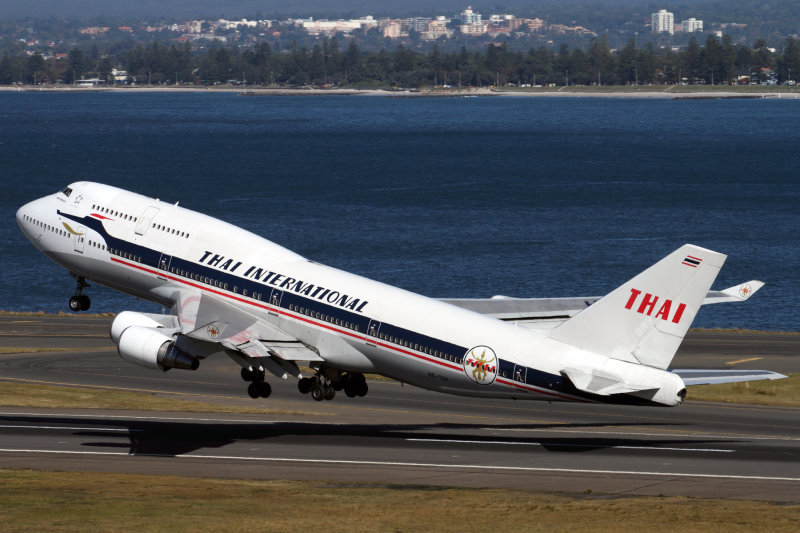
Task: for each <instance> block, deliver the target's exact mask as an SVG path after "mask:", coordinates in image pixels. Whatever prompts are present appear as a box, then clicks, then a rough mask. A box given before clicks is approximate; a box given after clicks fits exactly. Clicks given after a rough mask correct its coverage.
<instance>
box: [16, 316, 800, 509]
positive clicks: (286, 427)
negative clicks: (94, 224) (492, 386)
mask: <svg viewBox="0 0 800 533" xmlns="http://www.w3.org/2000/svg"><path fill="white" fill-rule="evenodd" d="M109 322H110V319H107V318H82V317H72V316H70V317H61V318H60V317H53V316H45V317H12V316H0V350H2V351H3V352H9V351H10V352H12V353H5V354H0V380H6V381H9V380H10V381H18V382H27V383H47V384H57V385H75V386H83V387H98V388H101V389H104V388H109V389H124V390H132V391H145V392H149V393H152V394H155V395H156V396H157V397H158V398H163V400H164V404H165V408H166V409H168V411H166V412H153V411H148V412H139V411H132V410H126V411H110V410H106V409H103V408H102V406H100V408H97V409H80V410H67V409H37V408H12V407H0V467H13V468H39V469H52V470H67V471H101V472H134V473H150V474H175V475H183V476H203V477H224V478H241V479H310V480H324V481H340V482H347V483H382V484H419V485H451V486H470V487H505V488H525V489H534V490H545V491H563V492H585V491H588V490H591V491H593V492H595V493H596V492H602V493H612V494H639V495H660V494H663V495H685V496H695V497H715V498H716V497H723V498H741V499H756V500H769V501H778V502H800V416H798V415H800V409H794V408H776V407H757V406H748V405H727V404H714V403H703V402H692V401H687V402H686V403H685V404H683V405H681V406H679V407H676V408H648V407H627V406H607V405H586V404H566V403H552V404H550V403H544V402H522V401H520V402H514V401H504V400H483V399H475V398H460V397H455V396H447V395H442V394H437V393H433V392H428V391H424V390H421V389H418V388H415V387H410V386H402V385H401V384H398V383H396V382H390V381H378V380H370V382H369V386H370V392H369V394H368V395H367V396H366V397H365V398H355V399H351V398H347V397H346V396H345V395H344V394H341V393H340V394H338V395H337V397H336V398H335V399H334V400H333V401H330V402H314V401H313V400H312V399H311V398H310V397H309V396H304V395H301V394H300V393H299V392H298V391H297V388H296V381H295V380H293V379H290V380H287V381H281V380H279V379H277V378H273V379H271V380H270V382H271V384H272V386H273V394H272V396H271V397H270V398H268V399H259V400H252V399H250V398H249V397H247V395H246V393H245V388H246V384H245V382H243V381H242V380H241V378H240V377H239V375H238V374H239V372H238V367H237V366H236V365H235V364H234V363H233V362H232V361H229V360H226V359H219V360H207V361H204V362H203V363H202V364H201V367H200V369H199V370H197V371H196V372H190V371H180V370H172V371H170V372H167V373H163V372H160V371H153V370H148V369H144V368H140V367H137V366H135V365H132V364H129V363H126V362H125V361H123V360H121V359H120V358H119V356H118V355H117V354H116V349H115V347H114V346H113V344H112V343H111V341H110V340H109V339H108V336H107V331H108V324H109ZM15 348H20V350H22V349H24V348H36V349H38V350H39V351H36V352H34V353H24V352H22V351H19V352H16V351H15ZM798 354H800V335H780V334H732V333H710V332H709V333H695V332H692V333H690V335H689V337H687V339H686V341H685V342H684V345H683V346H682V348H681V350H680V351H679V353H678V355H677V356H676V359H675V361H674V364H673V366H674V367H682V368H686V367H692V368H763V369H767V370H774V371H778V372H784V373H795V372H798V371H800V357H798ZM177 398H181V399H193V400H202V401H206V402H211V403H219V404H228V405H239V406H248V407H249V406H258V407H263V408H267V409H274V411H273V412H271V413H269V414H260V415H227V414H224V415H223V414H196V413H186V412H180V408H179V406H178V403H176V402H175V401H174V400H175V399H177ZM690 400H691V390H690Z"/></svg>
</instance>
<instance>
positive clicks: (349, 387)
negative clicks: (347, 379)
mask: <svg viewBox="0 0 800 533" xmlns="http://www.w3.org/2000/svg"><path fill="white" fill-rule="evenodd" d="M344 393H345V394H346V395H347V397H348V398H355V397H356V396H358V392H357V391H356V389H355V387H353V384H352V383H346V384H345V386H344Z"/></svg>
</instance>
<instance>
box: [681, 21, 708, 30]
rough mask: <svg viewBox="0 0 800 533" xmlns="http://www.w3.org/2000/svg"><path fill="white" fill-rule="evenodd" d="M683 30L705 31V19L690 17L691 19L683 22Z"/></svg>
mask: <svg viewBox="0 0 800 533" xmlns="http://www.w3.org/2000/svg"><path fill="white" fill-rule="evenodd" d="M681 31H685V32H686V33H694V32H696V31H703V21H702V20H697V19H695V18H690V19H689V20H684V21H683V22H681Z"/></svg>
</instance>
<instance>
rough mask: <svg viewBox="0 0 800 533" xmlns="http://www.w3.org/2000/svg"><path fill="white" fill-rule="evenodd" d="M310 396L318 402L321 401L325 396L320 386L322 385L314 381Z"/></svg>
mask: <svg viewBox="0 0 800 533" xmlns="http://www.w3.org/2000/svg"><path fill="white" fill-rule="evenodd" d="M311 397H312V398H314V400H316V401H318V402H321V401H322V400H323V399H324V398H325V391H324V389H323V388H322V385H320V384H319V383H316V384H315V385H314V386H313V387H311Z"/></svg>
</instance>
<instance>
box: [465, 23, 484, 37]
mask: <svg viewBox="0 0 800 533" xmlns="http://www.w3.org/2000/svg"><path fill="white" fill-rule="evenodd" d="M488 28H489V26H488V25H487V24H483V23H478V24H462V25H461V26H459V27H458V31H460V32H461V33H463V34H464V35H483V34H485V33H486V32H487V30H488Z"/></svg>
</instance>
